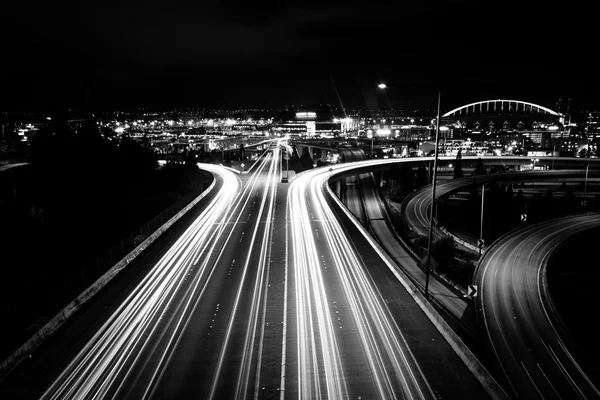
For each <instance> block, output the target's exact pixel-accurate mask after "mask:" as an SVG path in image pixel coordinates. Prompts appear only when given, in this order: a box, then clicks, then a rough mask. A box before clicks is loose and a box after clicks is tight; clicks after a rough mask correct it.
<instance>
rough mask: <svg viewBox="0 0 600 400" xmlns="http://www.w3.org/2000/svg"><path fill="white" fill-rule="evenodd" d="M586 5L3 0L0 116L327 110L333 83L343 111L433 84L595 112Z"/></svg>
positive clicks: (427, 95)
mask: <svg viewBox="0 0 600 400" xmlns="http://www.w3.org/2000/svg"><path fill="white" fill-rule="evenodd" d="M591 4H592V3H590V2H588V4H587V5H586V4H585V3H583V2H582V3H578V2H572V1H569V2H560V3H554V2H528V1H502V2H489V1H487V2H486V1H475V2H468V1H437V0H434V1H419V2H416V1H415V2H406V1H395V2H393V5H392V4H391V3H385V2H382V3H378V2H373V1H363V2H360V3H357V2H349V1H344V2H339V3H333V2H324V1H320V2H311V1H305V2H301V3H291V2H278V3H276V4H275V3H264V4H263V5H261V4H260V3H256V2H251V1H246V2H243V3H239V4H236V3H231V2H226V1H219V2H216V1H215V2H206V1H196V2H179V1H174V0H169V1H160V2H158V1H156V0H145V1H85V2H83V1H82V2H81V3H76V2H69V1H67V2H63V1H37V0H35V1H33V2H31V1H30V2H27V1H18V2H11V4H10V5H8V6H6V5H4V6H3V12H2V16H1V17H0V34H1V35H2V57H1V61H0V65H1V67H0V68H1V70H0V72H1V75H0V76H1V78H0V84H1V87H0V97H1V100H0V110H2V109H4V110H13V109H27V108H32V109H33V108H36V109H46V108H51V107H55V106H56V105H61V106H68V107H79V108H89V109H97V108H100V109H118V108H123V107H125V108H126V107H133V108H135V107H155V108H156V107H158V108H169V107H193V108H195V107H211V108H212V107H215V108H234V107H252V108H254V107H257V108H258V107H283V106H284V105H292V104H296V105H297V104H319V103H329V104H333V105H336V106H339V105H340V101H339V100H338V97H337V95H336V92H335V90H334V87H336V88H337V90H338V92H339V97H340V98H341V102H342V104H343V105H344V107H346V108H354V107H369V108H389V107H396V108H409V107H411V108H415V107H432V108H433V107H435V106H436V101H437V91H438V89H441V91H442V108H444V109H449V108H451V107H455V106H459V105H461V104H465V103H466V102H471V101H479V100H488V99H496V98H511V99H517V100H524V101H531V102H537V103H540V104H542V105H545V106H548V107H552V108H554V106H555V104H556V101H557V100H558V99H559V98H563V99H565V100H564V101H565V103H563V104H566V99H567V98H571V99H572V101H573V107H579V108H584V109H585V108H600V101H599V100H598V99H597V93H598V89H599V86H600V84H599V83H598V76H597V72H596V71H597V67H596V66H595V65H594V64H596V61H595V60H596V59H597V58H598V52H599V51H600V50H599V49H600V46H598V43H597V42H598V39H599V37H600V35H599V34H598V33H597V31H596V29H597V28H595V24H594V22H595V21H594V20H593V19H594V18H595V15H596V13H595V11H594V9H593V8H592V5H591ZM557 5H559V6H560V7H557ZM6 7H8V9H7V8H6ZM379 81H383V82H385V83H387V84H388V85H389V88H388V89H387V91H386V93H385V94H382V93H381V92H377V89H376V86H375V85H376V84H377V83H378V82H379Z"/></svg>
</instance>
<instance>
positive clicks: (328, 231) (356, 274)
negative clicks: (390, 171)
mask: <svg viewBox="0 0 600 400" xmlns="http://www.w3.org/2000/svg"><path fill="white" fill-rule="evenodd" d="M349 168H356V165H346V166H336V167H334V168H332V170H335V171H336V172H339V171H342V170H344V169H349ZM331 174H332V172H328V171H326V170H324V169H319V170H314V171H310V172H308V173H304V174H302V175H299V176H298V177H297V178H296V180H294V181H293V182H292V184H291V185H290V192H289V197H288V202H289V207H290V216H291V233H292V234H291V237H292V241H293V250H294V252H293V265H294V270H295V277H296V279H295V282H296V285H297V287H296V302H297V317H296V319H297V326H298V345H297V347H298V368H299V371H298V376H299V382H298V393H299V395H298V397H299V398H300V399H308V398H310V399H316V398H348V396H349V394H350V393H348V387H347V383H346V382H347V376H346V374H345V368H344V367H345V366H344V365H343V359H344V355H343V354H340V344H339V338H338V334H337V332H338V331H339V330H340V329H339V328H338V329H336V325H337V324H336V323H334V319H335V316H334V315H332V313H331V312H330V304H332V302H331V301H329V299H328V293H330V291H331V290H339V289H338V288H335V289H330V288H329V287H328V284H330V283H331V278H327V277H326V276H325V272H324V271H323V267H322V265H321V264H322V261H321V260H320V259H319V253H318V251H317V248H316V246H315V240H316V238H315V237H314V236H313V235H314V229H315V227H316V224H319V225H320V227H319V228H320V229H319V231H320V232H322V236H323V237H324V239H325V243H327V245H328V253H329V255H330V257H331V259H332V260H333V272H334V273H335V274H337V277H338V279H339V284H340V285H341V291H342V292H343V295H344V297H345V300H346V304H341V303H338V304H337V305H336V306H339V307H340V308H341V307H344V308H347V309H348V310H349V312H350V314H351V316H352V319H353V320H354V323H355V326H356V335H357V336H358V338H357V339H358V341H359V342H360V344H361V346H362V348H363V350H364V360H363V363H364V364H363V366H364V367H365V370H368V371H370V373H371V377H372V382H373V385H372V387H371V388H369V389H367V388H365V391H367V392H368V393H370V394H371V395H372V396H374V397H376V398H381V399H392V398H409V399H413V398H417V399H422V398H426V397H430V396H431V397H434V396H433V392H432V391H431V388H429V386H428V385H427V384H426V381H425V379H424V377H423V376H422V374H421V371H420V370H419V368H418V365H416V361H415V360H414V357H413V356H412V354H411V352H410V350H409V349H408V346H407V343H406V341H405V340H404V337H403V336H402V333H401V332H400V330H399V328H398V327H397V325H396V324H395V322H393V318H392V316H391V314H390V312H389V310H388V309H387V306H386V305H385V302H384V301H383V299H382V297H381V294H380V293H379V292H378V290H377V288H376V287H375V284H374V282H373V281H372V278H371V276H370V275H369V273H368V271H367V270H366V268H365V266H364V263H363V261H362V260H361V259H360V256H359V255H358V254H357V251H356V249H355V248H354V246H353V245H352V244H351V243H350V241H349V239H348V237H347V233H346V231H345V229H344V228H343V227H342V226H341V225H340V224H339V223H338V221H337V219H336V216H335V214H334V213H333V211H332V210H331V208H330V206H329V202H328V200H327V198H326V195H325V191H326V185H327V180H328V178H329V177H330V176H331ZM307 195H308V197H309V202H310V204H311V206H310V208H309V206H308V204H307V203H308V202H307V199H306V196H307ZM311 213H313V214H315V217H314V220H316V221H318V222H316V221H311V219H310V218H309V216H310V215H311ZM353 356H354V357H356V354H353ZM354 367H356V366H353V368H354ZM422 385H425V386H426V388H425V391H423V389H422V388H421V386H422Z"/></svg>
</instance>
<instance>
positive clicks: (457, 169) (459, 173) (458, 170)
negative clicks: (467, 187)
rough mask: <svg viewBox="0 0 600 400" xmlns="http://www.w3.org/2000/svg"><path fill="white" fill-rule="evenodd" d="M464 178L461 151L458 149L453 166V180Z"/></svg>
mask: <svg viewBox="0 0 600 400" xmlns="http://www.w3.org/2000/svg"><path fill="white" fill-rule="evenodd" d="M463 176H464V173H463V170H462V149H458V153H457V154H456V161H455V164H454V179H456V178H462V177H463Z"/></svg>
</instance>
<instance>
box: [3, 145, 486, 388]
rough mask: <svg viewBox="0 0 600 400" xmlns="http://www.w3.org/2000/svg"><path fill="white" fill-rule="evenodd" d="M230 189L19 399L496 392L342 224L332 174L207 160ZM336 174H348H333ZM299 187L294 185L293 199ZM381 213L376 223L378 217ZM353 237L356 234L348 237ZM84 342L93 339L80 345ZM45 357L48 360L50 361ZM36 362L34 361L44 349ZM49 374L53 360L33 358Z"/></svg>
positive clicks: (272, 159) (271, 161) (274, 159)
mask: <svg viewBox="0 0 600 400" xmlns="http://www.w3.org/2000/svg"><path fill="white" fill-rule="evenodd" d="M201 167H202V168H203V169H206V170H208V171H210V172H212V173H213V174H215V176H216V178H217V180H218V181H219V186H221V187H222V188H223V189H222V190H221V191H219V193H218V194H217V195H216V196H215V198H214V199H213V201H212V202H210V204H208V205H207V207H206V209H205V210H204V212H202V213H201V215H200V216H199V217H198V219H197V220H195V221H194V222H193V223H192V224H191V225H190V227H189V228H188V229H187V230H185V232H183V234H182V235H181V236H180V237H178V238H177V240H176V241H174V243H173V244H172V246H170V247H169V248H168V249H167V250H166V251H165V252H164V254H163V255H162V256H161V257H160V258H158V259H157V260H156V262H155V263H153V264H152V265H150V266H149V267H148V269H147V273H146V274H145V275H144V277H143V279H141V280H140V282H139V284H137V285H136V286H135V287H133V289H132V290H131V291H130V292H127V294H126V295H124V296H123V298H122V302H121V303H120V304H119V305H118V306H117V307H115V309H114V312H111V313H110V314H109V315H108V316H107V317H106V320H103V321H102V322H101V323H99V324H98V325H97V326H94V330H93V332H92V333H91V334H82V337H86V338H87V339H85V341H83V342H82V343H73V345H74V347H75V348H77V351H76V353H74V354H73V355H72V358H70V361H69V362H68V363H67V365H64V368H61V371H54V370H52V369H49V370H48V371H44V372H43V373H45V374H52V379H51V382H52V383H51V384H50V385H48V386H44V387H39V385H35V384H31V382H32V381H35V380H36V378H37V377H36V376H35V375H34V374H30V375H28V376H26V377H23V378H22V379H17V380H15V382H19V384H23V386H22V387H17V388H9V389H7V390H4V389H3V391H2V392H0V393H4V394H6V395H7V396H8V398H28V399H29V398H43V399H91V398H115V399H121V398H127V399H137V398H144V399H145V398H156V399H163V398H202V399H220V398H236V399H239V398H254V399H258V398H267V399H268V398H285V397H287V398H301V399H315V398H330V399H342V398H382V399H386V398H389V399H392V398H407V399H422V398H427V399H434V398H457V397H462V396H466V397H476V398H486V397H487V396H488V394H487V392H486V390H485V389H484V388H483V386H482V385H481V384H480V382H479V381H478V380H477V379H476V378H475V377H474V376H473V375H472V373H471V372H470V371H469V369H468V368H467V366H466V365H465V364H464V363H463V361H461V359H460V358H459V356H457V354H456V353H455V352H454V350H453V348H452V347H451V346H450V345H449V344H448V343H447V342H446V341H445V340H444V336H442V335H441V334H440V332H439V331H438V330H437V329H436V327H435V325H434V324H433V323H432V322H431V321H430V320H429V319H428V317H427V316H426V314H425V313H424V312H423V310H422V309H421V308H420V306H419V305H418V304H417V303H416V302H415V301H414V299H413V298H412V297H411V295H410V294H409V293H408V292H406V290H404V288H403V286H402V285H401V284H400V283H399V282H398V281H397V280H396V279H395V275H394V274H393V273H392V272H391V271H390V269H389V268H388V266H387V265H386V264H385V263H384V262H382V260H381V259H380V258H379V255H378V254H379V253H377V252H376V251H375V250H374V249H373V248H372V247H371V246H369V242H368V241H367V240H366V239H365V238H364V237H361V236H360V234H357V232H356V230H355V231H353V232H351V231H350V230H349V227H348V226H345V227H344V226H342V225H341V224H340V221H339V219H338V217H339V215H337V214H336V212H334V211H333V210H332V208H331V207H330V206H331V201H332V200H331V198H328V197H327V194H326V192H327V191H326V188H327V180H328V179H329V177H330V176H331V173H328V172H327V170H326V169H318V170H315V171H310V172H306V173H303V174H300V175H298V176H297V177H296V178H295V180H294V181H293V183H292V184H290V185H284V184H279V181H280V178H281V173H280V155H279V151H271V150H269V151H267V152H266V153H265V154H264V156H263V157H262V158H261V159H260V160H259V161H258V162H257V164H256V166H255V167H254V168H253V169H252V172H251V173H250V174H241V175H236V174H234V173H233V172H231V171H230V170H227V169H226V168H223V167H218V166H211V165H202V166H201ZM336 168H337V167H336ZM288 189H289V191H288ZM373 212H374V211H373V210H370V211H368V214H365V216H368V215H370V216H372V215H373ZM351 236H352V239H351V238H350V237H351ZM78 340H82V339H78ZM40 354H41V353H40ZM36 357H37V354H36ZM28 362H31V363H36V362H37V363H38V367H37V368H36V369H33V368H32V369H30V370H29V371H33V370H35V371H37V372H38V373H39V372H40V371H43V365H44V359H43V358H40V359H37V358H34V359H33V360H30V361H28Z"/></svg>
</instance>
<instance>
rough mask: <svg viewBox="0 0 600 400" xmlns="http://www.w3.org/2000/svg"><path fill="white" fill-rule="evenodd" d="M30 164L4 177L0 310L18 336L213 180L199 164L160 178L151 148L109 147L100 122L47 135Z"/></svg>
mask: <svg viewBox="0 0 600 400" xmlns="http://www.w3.org/2000/svg"><path fill="white" fill-rule="evenodd" d="M30 154H31V165H28V166H26V167H19V168H14V169H11V170H8V171H4V172H3V173H0V221H1V229H0V243H2V246H1V248H2V253H3V254H2V263H1V264H2V268H1V269H2V271H1V272H2V275H3V279H2V282H3V285H2V290H1V291H0V292H1V293H2V295H1V300H2V301H1V304H2V305H3V310H2V314H3V317H5V321H9V322H8V324H9V325H11V326H15V327H18V326H22V325H23V324H31V323H33V322H34V320H35V318H37V317H39V316H42V315H48V314H51V313H52V312H53V311H55V309H56V302H57V301H63V302H64V300H65V299H61V288H62V282H63V281H65V280H67V279H68V277H69V275H72V274H77V273H78V270H79V269H81V268H82V267H83V266H85V265H87V264H88V263H89V262H90V261H92V260H94V259H95V257H97V256H98V255H99V253H101V252H103V251H106V250H107V249H108V248H109V247H110V246H112V245H114V244H115V243H118V242H119V241H120V240H121V239H122V238H124V237H125V236H127V235H129V234H130V233H132V232H133V231H134V230H136V229H137V228H138V227H139V226H140V225H141V224H143V223H144V222H146V221H147V220H149V219H151V218H153V217H154V216H155V215H156V214H158V213H160V212H161V211H162V210H163V209H165V208H167V207H169V206H170V205H172V204H173V203H175V202H176V201H177V200H179V199H181V198H183V197H184V196H186V195H188V194H191V193H194V192H199V191H200V190H201V189H202V181H203V180H210V179H211V177H210V175H208V174H206V173H203V172H201V171H200V170H199V169H198V167H197V165H196V164H195V162H194V161H193V160H191V159H190V160H188V161H187V162H185V163H182V164H167V165H166V166H164V167H163V168H158V164H157V159H156V156H155V154H154V152H153V151H152V149H151V148H150V146H149V144H148V143H137V142H135V141H134V140H132V139H130V138H127V137H122V138H115V137H112V138H107V137H104V136H102V135H101V134H100V132H99V131H98V129H97V128H96V126H95V124H94V123H93V122H92V121H90V122H89V123H87V124H86V125H84V126H83V127H82V128H81V129H79V130H78V131H72V130H69V129H67V128H66V124H65V127H64V128H62V127H60V126H56V125H54V126H48V127H47V128H45V129H44V130H42V131H40V132H39V133H37V134H36V136H35V138H34V140H33V142H32V143H31V147H30ZM207 175H208V176H207ZM34 317H35V318H34ZM31 318H34V320H31ZM5 334H6V332H5Z"/></svg>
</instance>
